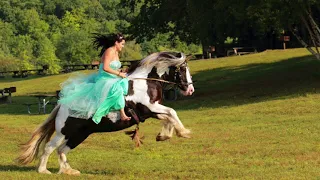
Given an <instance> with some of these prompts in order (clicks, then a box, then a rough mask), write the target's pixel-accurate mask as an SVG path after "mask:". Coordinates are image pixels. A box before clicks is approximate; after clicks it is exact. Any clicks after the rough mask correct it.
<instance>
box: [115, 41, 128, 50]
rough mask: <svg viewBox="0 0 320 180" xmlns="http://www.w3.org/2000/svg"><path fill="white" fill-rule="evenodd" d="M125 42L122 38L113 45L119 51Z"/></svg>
mask: <svg viewBox="0 0 320 180" xmlns="http://www.w3.org/2000/svg"><path fill="white" fill-rule="evenodd" d="M125 43H126V41H125V40H122V41H121V42H118V41H116V43H115V46H116V50H117V51H119V52H120V51H121V50H122V48H123V47H124V44H125Z"/></svg>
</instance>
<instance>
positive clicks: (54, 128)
mask: <svg viewBox="0 0 320 180" xmlns="http://www.w3.org/2000/svg"><path fill="white" fill-rule="evenodd" d="M128 73H129V76H128V79H129V90H128V95H127V96H126V97H125V100H126V107H125V111H126V113H127V115H130V116H131V117H132V118H131V120H130V121H121V120H120V115H119V114H118V112H113V113H110V114H108V115H107V116H105V117H103V118H102V119H101V122H100V123H99V124H95V123H94V122H93V121H92V120H91V119H88V120H87V119H79V118H74V117H69V110H68V109H67V108H66V107H64V106H63V105H58V106H56V107H55V109H54V110H53V111H52V112H51V114H50V115H49V117H48V118H47V120H46V121H45V122H44V123H43V124H42V125H41V126H40V127H39V128H38V129H37V130H36V131H35V132H34V133H33V135H32V137H31V139H30V140H29V141H28V142H27V143H26V144H25V145H24V152H23V153H22V154H21V155H20V157H19V158H18V161H19V162H20V163H21V164H27V163H30V162H32V161H33V160H34V159H35V158H36V155H37V154H38V152H39V148H40V144H41V143H42V142H46V145H45V147H44V153H43V154H42V156H41V158H40V164H39V167H38V172H39V173H47V174H49V173H50V171H48V170H47V167H46V166H47V161H48V158H49V156H50V154H51V153H52V152H53V151H54V150H55V149H56V148H58V154H59V164H60V170H59V173H66V174H79V173H80V172H79V171H78V170H74V169H72V168H71V167H70V165H69V164H68V162H67V157H66V154H67V153H68V152H69V151H70V150H71V149H74V148H75V147H77V146H78V145H79V144H80V143H82V142H83V141H84V140H85V139H86V138H87V137H88V136H89V135H90V134H92V133H95V132H112V131H119V130H122V129H125V128H128V127H131V126H132V125H135V124H137V123H139V122H144V121H145V120H146V119H147V118H150V117H153V118H157V119H159V120H162V121H163V127H162V130H161V131H160V133H159V134H158V136H157V138H156V139H157V140H159V141H163V140H166V139H169V138H171V137H172V135H173V133H174V132H176V134H177V136H179V137H186V138H188V137H189V135H190V131H189V130H188V129H186V128H185V127H184V126H183V124H182V122H181V121H180V119H179V117H178V116H177V113H176V111H175V110H174V109H172V108H170V107H166V106H164V105H162V104H161V103H162V89H163V86H164V85H165V84H166V82H171V83H174V84H176V85H178V86H179V88H180V91H181V92H182V94H184V95H192V93H193V92H194V87H193V84H192V80H191V75H190V72H189V68H188V66H187V62H186V57H185V55H184V54H183V53H176V52H160V53H154V54H151V55H149V56H147V57H146V58H145V59H143V60H141V62H140V63H139V64H138V65H137V66H135V67H132V68H131V69H130V70H129V72H128ZM54 132H56V134H55V136H54V137H53V138H52V139H51V140H50V137H51V136H52V135H53V133H54Z"/></svg>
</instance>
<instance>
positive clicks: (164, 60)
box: [128, 52, 186, 74]
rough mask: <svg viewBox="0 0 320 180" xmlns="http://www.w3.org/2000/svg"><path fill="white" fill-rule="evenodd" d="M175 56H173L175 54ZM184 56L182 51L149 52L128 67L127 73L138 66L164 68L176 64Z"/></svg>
mask: <svg viewBox="0 0 320 180" xmlns="http://www.w3.org/2000/svg"><path fill="white" fill-rule="evenodd" d="M174 54H175V55H176V56H175V55H174ZM185 59H186V57H185V55H184V54H183V53H177V52H157V53H153V54H150V55H149V56H147V57H145V58H144V59H142V60H141V61H140V63H138V64H136V65H134V66H133V67H130V68H129V70H128V74H131V73H132V72H134V71H135V70H136V69H137V68H138V67H143V68H150V67H157V68H158V69H160V70H165V69H167V68H168V67H170V66H177V65H180V64H182V63H183V62H184V61H185Z"/></svg>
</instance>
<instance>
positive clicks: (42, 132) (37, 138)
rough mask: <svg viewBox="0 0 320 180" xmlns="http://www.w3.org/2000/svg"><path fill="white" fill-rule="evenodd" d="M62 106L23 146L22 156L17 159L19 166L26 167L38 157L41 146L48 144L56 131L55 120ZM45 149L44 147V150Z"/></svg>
mask: <svg viewBox="0 0 320 180" xmlns="http://www.w3.org/2000/svg"><path fill="white" fill-rule="evenodd" d="M59 108H60V105H57V106H56V107H55V108H54V109H53V110H52V112H51V113H50V115H49V117H48V118H47V119H46V121H45V122H43V123H42V124H41V125H40V126H39V127H38V128H37V129H36V130H35V131H34V132H33V133H32V136H31V138H30V140H29V141H28V142H27V143H25V144H22V145H21V150H22V154H20V156H19V157H18V158H17V159H16V161H17V162H18V163H19V164H22V165H26V164H28V163H31V162H32V161H33V160H34V159H36V158H37V157H38V154H39V150H40V146H41V144H43V142H45V143H47V142H48V141H49V140H50V138H51V136H52V134H53V133H54V131H55V119H56V116H57V114H58V111H59ZM41 149H44V146H43V148H41Z"/></svg>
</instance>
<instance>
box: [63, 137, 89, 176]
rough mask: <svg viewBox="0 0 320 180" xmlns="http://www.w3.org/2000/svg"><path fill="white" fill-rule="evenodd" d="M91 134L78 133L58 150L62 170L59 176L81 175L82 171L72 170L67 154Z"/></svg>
mask: <svg viewBox="0 0 320 180" xmlns="http://www.w3.org/2000/svg"><path fill="white" fill-rule="evenodd" d="M89 134H90V133H88V132H87V133H86V132H78V133H75V134H73V136H72V137H70V138H69V139H68V140H67V141H66V142H65V143H64V144H62V145H61V146H60V147H59V149H58V155H59V164H60V170H59V172H58V174H69V175H80V171H78V170H76V169H72V168H71V166H70V165H69V163H68V161H67V153H68V152H69V151H70V150H71V149H74V148H75V147H77V146H78V145H79V144H80V143H82V142H83V141H84V140H85V139H86V138H87V137H88V136H89Z"/></svg>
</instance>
